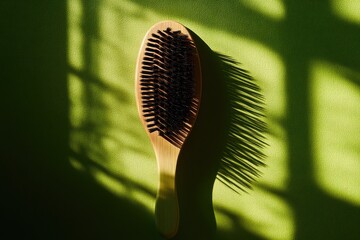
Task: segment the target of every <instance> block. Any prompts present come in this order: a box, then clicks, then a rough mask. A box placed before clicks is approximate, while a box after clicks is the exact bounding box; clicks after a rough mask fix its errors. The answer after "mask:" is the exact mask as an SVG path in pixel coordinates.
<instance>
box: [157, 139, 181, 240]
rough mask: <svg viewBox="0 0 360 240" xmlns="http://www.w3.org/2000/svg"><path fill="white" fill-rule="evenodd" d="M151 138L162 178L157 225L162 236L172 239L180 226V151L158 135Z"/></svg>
mask: <svg viewBox="0 0 360 240" xmlns="http://www.w3.org/2000/svg"><path fill="white" fill-rule="evenodd" d="M150 137H151V139H152V143H153V147H154V150H155V154H156V158H157V162H158V171H159V178H160V181H159V187H158V193H157V198H156V205H155V215H156V225H157V227H158V230H159V231H160V233H161V234H162V235H164V236H165V237H167V238H171V237H173V236H174V235H175V234H176V232H177V230H178V225H179V206H178V199H177V192H176V188H175V173H176V165H177V160H178V157H179V152H180V149H179V148H177V147H175V146H174V145H172V144H171V143H169V142H168V141H166V140H165V139H164V138H162V137H160V136H158V135H156V134H151V136H150Z"/></svg>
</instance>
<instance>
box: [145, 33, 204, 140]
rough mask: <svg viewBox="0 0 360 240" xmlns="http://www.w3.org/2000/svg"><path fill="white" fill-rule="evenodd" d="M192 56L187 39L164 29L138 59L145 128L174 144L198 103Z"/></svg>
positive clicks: (185, 130)
mask: <svg viewBox="0 0 360 240" xmlns="http://www.w3.org/2000/svg"><path fill="white" fill-rule="evenodd" d="M193 55H194V45H193V43H192V41H191V40H190V38H189V37H188V36H187V35H185V34H182V33H181V31H172V30H171V29H170V28H167V29H165V30H163V31H160V30H159V31H157V33H153V34H152V35H151V38H149V39H148V43H147V47H146V48H145V54H144V58H143V59H142V70H141V79H140V85H141V97H142V107H143V116H144V118H145V121H146V122H147V127H148V130H149V132H156V131H157V132H158V134H159V135H160V136H162V137H163V138H164V139H166V140H167V141H169V142H170V143H172V144H173V145H175V146H177V147H180V146H181V144H182V143H183V142H184V140H185V138H186V136H187V134H188V132H189V131H190V120H191V119H193V118H194V117H195V113H196V109H197V105H198V101H194V96H195V81H194V79H193V76H194V64H193Z"/></svg>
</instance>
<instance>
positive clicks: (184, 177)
mask: <svg viewBox="0 0 360 240" xmlns="http://www.w3.org/2000/svg"><path fill="white" fill-rule="evenodd" d="M189 31H190V30H189ZM190 33H191V35H192V36H193V38H194V42H195V44H196V46H197V48H198V51H199V55H200V61H201V68H202V79H203V82H202V97H201V102H200V110H199V113H198V117H197V120H196V123H195V125H194V127H193V130H192V132H191V133H190V135H189V137H188V139H187V140H186V141H185V143H184V145H183V148H182V150H181V152H180V156H179V159H178V165H177V172H176V188H177V193H178V199H179V209H180V210H179V211H180V223H179V231H178V234H177V236H176V237H175V238H174V239H215V238H216V220H215V215H214V211H213V204H212V190H213V184H214V181H215V179H216V178H218V179H219V180H220V181H221V182H223V183H224V184H226V185H227V186H228V187H230V188H231V189H233V190H234V191H245V190H246V189H247V188H251V183H252V182H253V181H254V179H255V178H256V177H257V176H258V175H259V170H258V169H257V167H258V166H263V165H264V164H263V157H264V155H263V154H262V147H264V146H265V143H264V141H263V140H264V137H263V133H264V131H265V130H266V128H265V123H264V122H263V121H262V118H263V116H264V114H263V107H262V96H261V94H260V89H259V88H258V87H257V85H256V84H255V83H254V82H253V79H252V78H251V77H250V75H249V74H248V73H247V72H246V71H245V70H243V69H241V68H239V67H238V66H237V64H238V63H237V62H235V61H234V60H233V59H231V58H230V57H228V56H225V55H221V54H219V53H216V52H214V51H212V50H211V49H210V47H209V46H208V45H206V43H205V42H204V41H203V40H202V39H201V38H200V37H199V36H197V35H196V34H195V33H193V32H191V31H190Z"/></svg>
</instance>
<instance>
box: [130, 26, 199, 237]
mask: <svg viewBox="0 0 360 240" xmlns="http://www.w3.org/2000/svg"><path fill="white" fill-rule="evenodd" d="M201 80H202V78H201V69H200V59H199V55H198V52H197V49H196V47H195V44H194V42H193V39H192V37H191V35H190V33H189V31H188V30H187V29H186V28H185V27H184V26H183V25H181V24H179V23H177V22H174V21H164V22H159V23H157V24H155V25H154V26H153V27H151V28H150V30H149V31H148V32H147V34H146V35H145V38H144V40H143V42H142V45H141V48H140V52H139V55H138V58H137V65H136V75H135V91H136V103H137V107H138V112H139V116H140V119H141V122H142V124H143V126H144V128H145V129H146V132H147V133H148V135H149V137H150V140H151V143H152V146H153V148H154V151H155V155H156V159H157V164H158V172H159V186H158V192H157V198H156V204H155V217H156V225H157V227H158V229H159V231H160V233H161V234H162V235H163V236H165V237H167V238H171V237H173V236H174V235H175V234H176V233H177V230H178V224H179V207H178V199H177V192H176V187H175V175H176V165H177V161H178V156H179V153H180V150H181V148H182V146H183V144H184V141H185V140H186V138H187V136H188V135H189V133H190V131H191V129H192V127H193V126H194V123H195V120H196V116H197V113H198V111H199V106H200V98H201Z"/></svg>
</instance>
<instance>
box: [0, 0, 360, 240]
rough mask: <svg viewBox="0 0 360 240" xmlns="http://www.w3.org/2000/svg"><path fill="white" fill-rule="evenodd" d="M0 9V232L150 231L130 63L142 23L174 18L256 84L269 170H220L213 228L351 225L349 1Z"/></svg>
mask: <svg viewBox="0 0 360 240" xmlns="http://www.w3.org/2000/svg"><path fill="white" fill-rule="evenodd" d="M0 11H1V15H0V16H1V29H2V32H3V34H1V48H2V49H3V50H2V53H1V55H2V70H1V85H2V87H1V90H3V94H1V96H2V99H3V100H2V106H3V109H4V112H3V114H2V115H1V116H2V118H3V119H4V120H5V122H4V124H2V128H1V131H2V132H1V136H2V138H3V142H4V144H2V146H1V149H2V151H1V165H2V166H1V173H2V174H1V176H2V179H3V180H2V185H3V188H2V189H3V191H2V194H1V198H2V200H3V201H2V202H3V203H2V208H3V209H2V213H3V216H4V219H6V223H5V225H3V226H2V228H3V229H4V231H1V233H0V234H3V235H10V236H12V237H15V236H22V237H24V236H26V237H27V238H29V239H40V238H45V239H73V238H74V239H75V238H77V239H160V237H159V236H158V234H157V232H156V229H155V224H154V201H155V194H156V187H157V172H156V160H155V156H154V153H153V151H152V148H151V145H150V142H149V140H148V138H147V136H146V134H145V131H144V130H143V128H142V126H141V124H140V121H139V119H138V115H137V111H136V105H135V96H134V75H135V73H134V71H135V62H136V57H137V53H138V50H139V47H140V45H141V41H142V38H143V37H144V35H145V33H146V31H147V30H148V29H149V28H150V27H151V26H152V25H153V24H155V23H156V22H158V21H162V20H166V19H171V20H176V21H179V22H181V23H182V24H184V25H185V26H187V27H188V28H189V29H191V30H192V31H193V32H195V33H196V34H197V35H198V36H200V37H201V38H202V39H203V40H204V41H205V42H206V43H207V44H208V46H209V47H210V48H211V49H213V50H214V51H217V52H220V53H222V54H225V55H228V56H231V57H232V58H234V59H235V60H237V61H239V62H241V63H242V65H241V66H242V67H243V68H245V69H247V70H248V71H250V72H251V74H252V76H253V77H254V78H255V79H256V80H257V82H258V84H259V85H260V86H261V88H262V90H263V94H264V96H265V104H266V112H267V120H266V121H267V123H268V126H269V133H268V134H267V143H268V144H269V146H268V147H267V148H266V149H265V152H266V154H267V156H268V157H267V159H266V164H267V167H266V168H263V169H260V170H261V171H262V172H263V175H262V177H261V178H260V179H259V181H258V183H257V184H255V185H254V190H252V191H249V193H242V194H240V195H239V194H237V193H235V192H233V191H232V190H230V189H228V188H227V187H225V186H224V185H222V184H221V183H219V182H218V181H216V182H215V185H214V189H213V202H214V210H215V216H216V220H217V235H218V238H219V239H358V238H359V237H360V229H359V222H360V190H359V189H360V188H359V186H360V160H359V159H360V135H359V133H360V107H359V103H360V86H359V84H360V61H359V60H360V59H359V56H360V45H359V42H360V18H359V16H360V2H359V1H357V0H343V1H341V0H324V1H310V0H306V1H290V0H289V1H285V0H270V1H260V0H253V1H246V0H237V1H235V0H228V1H221V2H220V1H202V0H200V1H186V0H184V1H165V0H158V1H152V0H133V1H131V0H117V1H116V0H97V1H95V0H89V1H85V0H84V1H81V0H69V1H42V0H40V1H2V2H1V3H0ZM4 30H5V31H4ZM208 138H211V134H210V133H209V135H208V136H204V139H208ZM13 226H15V229H16V231H10V227H13ZM125 236H126V237H125ZM197 239H199V238H197Z"/></svg>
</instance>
